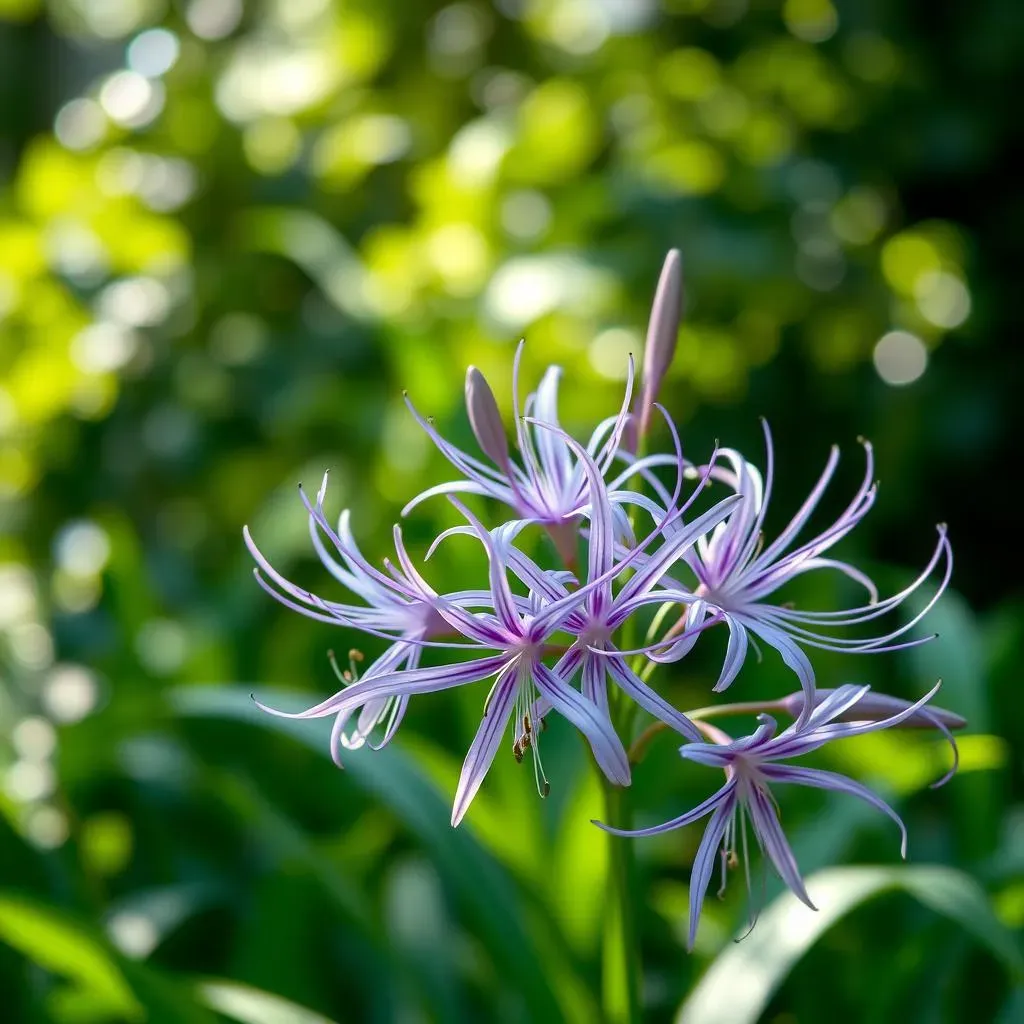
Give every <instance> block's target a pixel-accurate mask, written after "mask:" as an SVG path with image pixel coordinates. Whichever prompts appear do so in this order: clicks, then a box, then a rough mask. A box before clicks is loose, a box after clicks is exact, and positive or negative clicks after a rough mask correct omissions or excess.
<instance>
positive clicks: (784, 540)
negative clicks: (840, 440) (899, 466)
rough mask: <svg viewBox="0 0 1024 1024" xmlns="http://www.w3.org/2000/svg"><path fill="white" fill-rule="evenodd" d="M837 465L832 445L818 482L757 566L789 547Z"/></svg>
mask: <svg viewBox="0 0 1024 1024" xmlns="http://www.w3.org/2000/svg"><path fill="white" fill-rule="evenodd" d="M838 463H839V447H838V446H837V445H833V446H832V448H831V450H830V451H829V455H828V461H827V462H826V463H825V468H824V469H823V470H822V473H821V476H820V477H819V478H818V482H817V483H816V484H815V485H814V487H813V488H812V489H811V493H810V494H809V495H808V496H807V498H806V499H805V500H804V503H803V504H802V505H801V506H800V508H799V509H798V510H797V513H796V515H795V516H793V518H792V519H791V520H790V522H789V525H788V526H787V527H786V528H785V529H784V530H783V531H782V532H781V533H780V534H779V535H778V537H776V538H775V540H774V541H772V543H771V544H769V545H768V546H767V547H766V548H765V549H764V551H762V552H761V554H760V555H759V556H758V558H757V563H758V564H764V565H768V564H770V563H772V562H774V561H775V559H776V558H777V557H778V556H779V555H780V554H782V552H783V551H785V550H786V548H787V547H788V546H789V544H790V543H791V542H792V541H793V539H794V538H795V537H796V535H797V534H798V533H799V532H800V531H801V530H802V529H803V527H804V524H805V523H806V522H807V520H808V519H809V518H810V515H811V513H812V512H813V511H814V510H815V509H816V508H817V507H818V503H819V502H820V501H821V496H822V495H823V494H824V493H825V489H826V488H827V487H828V485H829V481H830V480H831V479H832V477H833V476H834V475H835V471H836V466H837V465H838Z"/></svg>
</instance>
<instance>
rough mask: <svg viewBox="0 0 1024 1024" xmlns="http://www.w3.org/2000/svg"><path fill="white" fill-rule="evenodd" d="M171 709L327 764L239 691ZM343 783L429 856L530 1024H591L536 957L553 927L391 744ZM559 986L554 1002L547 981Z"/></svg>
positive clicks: (322, 746)
mask: <svg viewBox="0 0 1024 1024" xmlns="http://www.w3.org/2000/svg"><path fill="white" fill-rule="evenodd" d="M258 696H259V698H260V700H261V702H263V703H265V704H268V705H270V706H271V707H278V708H282V709H288V708H289V707H294V706H296V695H295V694H285V693H280V692H271V691H267V690H261V691H260V692H259V694H258ZM170 701H171V704H172V707H174V708H175V709H176V710H177V711H178V713H179V714H182V715H186V716H212V717H221V718H232V719H236V720H241V721H245V722H248V723H250V724H252V725H254V726H257V727H259V728H263V729H272V730H274V731H277V732H282V733H285V734H287V735H290V736H293V737H294V738H295V739H297V740H298V741H299V742H301V743H302V744H303V745H305V746H307V747H309V748H310V749H311V750H313V751H314V752H316V753H317V754H319V755H321V756H323V757H327V756H328V741H327V735H326V732H325V730H324V728H323V726H325V725H326V724H327V723H326V722H324V721H302V720H295V719H287V718H279V717H276V716H274V715H268V714H265V713H263V712H261V711H260V710H259V709H258V708H256V706H255V705H254V704H253V701H252V695H251V692H250V691H249V690H247V689H244V688H242V687H239V686H223V687H208V686H204V687H185V688H181V689H177V690H174V691H172V692H171V694H170ZM345 777H346V778H348V779H351V780H352V781H353V782H355V783H356V785H358V786H360V787H362V788H363V789H365V790H367V791H369V792H371V793H373V794H374V795H375V796H376V797H377V798H378V799H379V800H381V801H382V802H383V803H384V804H386V805H387V806H388V807H389V808H390V810H391V812H392V813H393V814H394V815H395V816H396V817H397V818H398V819H399V820H400V821H401V822H402V823H403V824H404V825H405V826H406V828H408V829H409V830H410V831H411V832H412V833H413V834H414V835H416V836H417V837H418V838H419V840H420V842H421V843H422V844H423V847H424V849H426V850H427V851H428V853H429V854H430V856H431V859H432V861H433V863H434V864H435V865H436V866H437V869H438V871H439V872H440V873H441V875H442V877H443V878H444V880H445V882H446V883H447V885H448V886H449V887H450V888H451V890H452V891H453V892H454V893H456V894H457V895H458V897H459V899H460V901H461V903H462V905H463V907H464V908H465V913H466V916H467V919H468V925H469V927H470V929H471V930H472V931H473V932H474V933H476V934H477V935H479V937H480V938H481V940H482V941H483V942H484V944H485V945H486V946H487V948H488V950H489V951H490V953H491V955H492V957H493V958H494V961H495V963H496V964H498V965H500V967H501V969H502V971H503V972H504V973H505V975H506V977H507V979H508V982H509V984H510V986H512V987H513V988H514V989H515V990H516V991H517V992H518V993H519V994H520V995H521V998H522V999H523V1000H524V1001H525V1002H526V1004H527V1007H528V1008H529V1016H530V1018H531V1019H535V1020H570V1019H572V1020H575V1019H580V1020H583V1019H586V1020H591V1019H592V1017H587V1016H581V1014H580V1013H578V1012H577V1013H572V1012H571V1011H570V1009H569V1006H570V1004H571V1005H578V1001H577V1000H576V999H575V993H576V992H577V991H578V989H579V985H578V984H577V979H576V978H574V977H572V975H573V973H574V968H573V965H572V964H571V963H569V962H568V961H567V960H565V959H562V960H559V961H555V960H552V959H551V958H549V957H547V956H545V957H544V958H542V957H541V956H540V955H539V954H538V950H537V947H538V936H536V935H534V929H535V928H536V929H538V930H541V929H550V928H552V927H553V926H554V925H553V922H550V921H548V920H545V921H543V922H535V921H533V920H531V918H530V917H529V916H528V915H527V914H526V913H525V912H524V899H523V894H522V893H520V892H519V891H518V890H517V888H516V886H515V884H514V882H513V880H512V879H511V878H510V877H509V875H508V874H507V873H506V872H505V871H504V869H503V868H502V867H501V865H500V864H499V863H498V862H497V861H495V859H494V858H493V857H491V856H489V855H488V853H487V852H486V850H485V849H484V848H483V847H482V846H481V845H480V844H479V843H478V842H477V840H476V839H475V838H474V836H473V834H472V833H471V831H470V830H468V829H466V828H459V829H453V828H452V827H451V825H450V824H449V821H450V817H451V809H450V803H449V799H448V797H447V795H446V796H444V797H442V796H441V794H440V793H438V791H437V789H436V788H435V787H434V786H433V785H432V784H431V783H430V782H429V781H428V780H427V779H426V778H425V776H424V773H423V772H421V771H419V770H418V768H417V766H416V765H415V763H414V762H412V761H411V760H410V759H409V758H408V757H407V756H406V755H405V754H404V753H403V752H402V751H401V750H399V749H397V748H396V747H395V745H394V744H392V745H390V746H388V747H387V748H385V749H384V750H381V751H372V750H365V749H364V750H359V751H353V752H352V753H351V754H350V755H349V756H347V757H346V760H345ZM554 979H558V981H559V985H558V988H559V997H560V999H561V1003H560V1002H559V1001H558V1000H556V998H555V996H554V994H553V993H552V991H551V989H550V988H549V981H551V980H554Z"/></svg>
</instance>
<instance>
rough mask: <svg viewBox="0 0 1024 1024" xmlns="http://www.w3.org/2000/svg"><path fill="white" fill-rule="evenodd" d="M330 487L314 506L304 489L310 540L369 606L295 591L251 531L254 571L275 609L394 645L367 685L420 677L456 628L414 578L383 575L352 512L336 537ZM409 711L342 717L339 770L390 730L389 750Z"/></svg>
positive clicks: (482, 596)
mask: <svg viewBox="0 0 1024 1024" xmlns="http://www.w3.org/2000/svg"><path fill="white" fill-rule="evenodd" d="M327 479H328V476H327V474H326V473H325V474H324V477H323V481H322V483H321V485H320V489H319V491H318V492H317V495H316V500H315V502H314V503H311V502H310V501H309V499H308V497H307V496H306V494H305V492H304V491H303V490H302V488H301V487H300V488H299V493H300V495H301V497H302V501H303V503H304V504H305V506H306V510H307V512H308V514H309V532H310V537H311V539H312V542H313V547H314V549H315V550H316V553H317V555H318V557H319V559H320V562H321V563H322V564H323V566H324V568H326V569H327V571H328V572H329V573H330V575H331V576H332V577H334V579H335V580H336V581H337V582H338V583H340V584H341V585H342V586H343V587H345V588H346V589H347V590H349V591H350V592H351V593H353V594H354V595H355V596H356V597H358V598H360V599H361V600H362V601H363V602H364V604H362V605H356V604H343V603H340V602H337V601H328V600H325V599H323V598H321V597H319V596H317V595H316V594H313V593H311V592H310V591H308V590H305V589H304V588H302V587H300V586H298V585H297V584H295V583H292V582H291V581H290V580H288V579H286V578H285V577H284V576H283V575H282V574H281V573H279V572H278V571H277V570H276V569H275V568H274V567H273V566H272V565H271V564H270V562H269V561H268V560H267V558H266V556H265V555H264V554H263V552H262V551H261V550H260V549H259V547H257V545H256V542H255V541H254V540H253V538H252V534H251V533H250V532H249V527H248V526H246V527H244V528H243V530H242V536H243V537H244V539H245V544H246V546H247V547H248V549H249V551H250V553H251V554H252V556H253V558H254V559H255V561H256V564H257V568H256V569H254V570H253V572H254V575H255V577H256V580H257V582H258V583H259V584H260V586H261V587H263V589H264V590H266V591H267V593H269V594H270V596H271V597H273V598H274V599H275V600H276V601H279V602H280V603H281V604H283V605H285V607H287V608H291V609H292V610H293V611H297V612H299V613H300V614H302V615H305V616H307V617H308V618H311V619H315V620H317V621H318V622H327V623H330V624H331V625H335V626H348V627H350V628H355V629H360V630H362V631H364V632H367V633H371V634H372V635H374V636H378V637H382V638H384V639H386V640H389V641H390V642H391V643H390V646H389V647H388V648H387V650H386V651H385V652H384V653H383V654H382V655H381V656H380V657H379V658H377V660H376V661H374V662H373V663H372V664H371V665H369V666H368V667H367V669H366V671H365V672H363V673H362V676H363V678H364V679H368V678H373V677H376V676H379V675H382V674H385V673H391V672H395V671H397V670H399V669H415V668H417V667H418V666H419V662H420V656H421V652H422V650H423V647H424V646H430V645H431V644H432V642H433V641H434V640H435V639H436V638H438V637H442V636H445V635H447V634H449V633H450V632H451V627H450V625H449V624H448V622H447V621H446V620H445V619H444V618H443V617H442V616H441V615H440V614H439V613H438V611H437V602H436V601H435V596H436V595H434V594H433V593H432V592H427V591H425V590H423V588H421V587H420V586H419V585H418V583H417V581H416V580H415V579H413V578H411V577H409V576H403V575H402V574H401V573H395V574H393V575H390V576H389V575H387V574H386V573H383V572H381V571H380V570H379V569H376V568H375V567H374V566H372V565H371V564H370V563H369V562H368V561H367V560H366V559H365V558H364V557H363V554H362V552H361V551H360V550H359V547H358V545H357V544H356V542H355V539H354V537H353V536H352V531H351V527H350V524H349V512H348V510H347V509H346V510H345V511H343V512H342V513H341V516H340V519H339V521H338V528H337V531H335V530H334V529H332V527H331V526H330V524H329V523H328V521H327V518H326V516H325V515H324V510H323V503H324V496H325V494H326V492H327ZM325 537H326V538H327V543H325V541H324V538H325ZM328 544H329V545H330V548H329V547H328ZM331 548H333V552H334V553H333V554H332V552H331ZM489 597H490V594H489V592H487V591H472V590H466V591H461V592H460V593H457V594H450V595H448V597H447V601H448V602H449V603H450V604H452V605H454V606H460V607H463V608H471V607H486V606H487V605H488V601H489ZM342 681H343V682H347V680H344V679H342ZM407 704H408V697H405V696H395V697H382V698H380V699H376V700H370V701H368V702H367V703H366V704H364V705H363V706H362V708H361V710H360V709H359V708H358V707H356V708H352V709H350V710H349V711H346V712H345V713H343V714H339V715H338V716H337V717H336V720H335V725H334V731H333V733H332V737H331V756H332V757H333V758H334V760H335V762H338V760H339V756H340V754H339V749H338V748H339V746H341V747H346V748H349V749H356V748H358V747H361V746H362V745H363V744H364V743H366V742H367V741H368V740H369V738H370V736H371V734H372V733H373V732H374V730H375V729H376V728H377V726H379V725H383V726H384V730H383V737H382V739H381V740H380V741H378V742H372V743H371V746H373V747H375V748H376V749H379V748H380V747H382V746H384V745H385V744H387V743H388V742H389V741H390V740H391V738H392V737H393V736H394V734H395V732H396V730H397V729H398V726H399V725H400V724H401V721H402V718H403V717H404V715H405V710H406V706H407ZM357 710H359V711H360V714H359V717H358V719H357V721H356V725H355V728H354V729H352V730H351V731H347V732H346V731H345V727H346V725H347V724H348V722H349V721H350V720H351V717H352V715H353V713H354V712H355V711H357Z"/></svg>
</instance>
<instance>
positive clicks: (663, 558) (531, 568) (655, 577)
mask: <svg viewBox="0 0 1024 1024" xmlns="http://www.w3.org/2000/svg"><path fill="white" fill-rule="evenodd" d="M658 408H659V411H660V412H661V413H662V415H663V416H664V417H665V419H666V421H667V422H668V425H669V429H670V431H671V433H672V437H673V440H674V442H675V445H676V450H677V453H678V459H677V461H676V465H677V466H679V467H682V453H681V450H680V445H679V436H678V433H677V432H676V429H675V426H674V424H673V423H672V421H671V419H670V417H669V416H668V414H667V413H666V412H665V410H664V409H662V408H661V407H660V406H659V407H658ZM527 422H528V423H533V424H534V425H535V426H537V427H538V429H544V430H548V431H552V432H557V433H558V434H560V435H561V440H562V442H563V443H564V444H565V445H566V446H567V447H568V448H569V450H570V451H571V452H572V453H573V455H574V456H575V458H576V459H577V460H578V462H579V464H580V466H582V468H583V472H584V475H585V476H586V479H587V485H588V488H589V492H590V494H591V496H592V500H591V503H590V505H589V507H588V511H587V515H588V517H589V519H590V528H589V530H588V533H587V539H588V547H587V551H588V560H587V569H588V574H587V580H588V583H591V582H593V583H594V584H595V585H594V587H593V589H590V590H589V593H587V594H586V596H585V599H584V600H583V601H582V602H581V603H580V604H579V605H578V606H577V607H576V608H573V609H572V610H570V611H569V612H568V613H567V614H566V616H565V618H564V619H563V621H562V623H561V626H560V629H561V631H562V632H564V633H568V634H569V635H570V636H571V637H572V638H573V639H572V643H571V645H570V646H569V648H568V649H567V650H566V651H565V653H564V654H563V656H562V657H561V658H560V659H559V661H558V663H557V664H556V665H555V667H554V672H555V674H556V675H557V676H559V677H560V678H562V679H564V680H569V679H572V678H574V677H575V676H576V674H577V673H580V674H581V677H582V692H583V695H584V696H585V697H586V698H587V699H588V700H590V701H592V702H593V703H594V704H595V705H596V706H597V707H598V708H599V709H600V710H601V713H602V714H603V715H604V716H605V717H608V716H609V709H608V688H607V680H608V678H609V677H610V678H611V680H612V682H614V683H615V684H616V685H617V686H618V687H619V688H620V689H621V690H622V691H623V692H624V693H626V694H627V695H628V696H629V697H630V698H631V699H632V700H633V701H635V702H636V703H637V704H639V705H640V706H641V707H642V708H644V709H645V710H646V711H648V712H650V714H652V715H653V716H654V717H655V718H657V719H659V720H660V721H662V722H664V723H665V724H666V725H668V726H669V727H670V728H672V729H675V730H676V731H678V732H680V733H682V734H683V735H685V736H688V737H690V738H691V739H695V740H699V739H700V733H699V732H698V730H697V728H696V726H695V725H694V724H693V723H692V722H691V721H690V720H689V719H688V718H687V717H686V716H685V715H684V714H682V713H681V712H680V711H678V710H676V709H675V708H674V707H672V705H671V704H669V703H668V702H667V701H666V700H665V699H664V698H663V697H661V696H660V695H659V694H658V693H657V692H656V691H654V690H653V689H652V688H651V687H650V686H648V684H647V683H646V682H644V681H643V680H642V679H640V677H639V676H638V675H637V674H636V673H635V672H633V670H632V669H631V668H630V667H629V665H628V663H627V661H626V657H627V655H628V654H635V653H639V652H636V651H632V652H623V651H619V650H618V649H617V648H616V646H615V644H614V642H613V640H612V637H613V635H614V634H615V632H616V631H617V630H618V629H619V627H620V626H622V624H623V623H624V622H625V621H626V620H627V619H628V618H629V616H630V615H632V614H633V613H634V612H636V611H637V610H639V609H640V608H642V607H643V606H644V605H647V604H655V603H657V604H664V603H665V597H664V596H663V595H662V594H661V593H660V592H658V591H656V590H655V589H654V588H655V587H656V585H657V584H658V582H659V580H660V579H661V576H662V575H663V574H664V573H665V572H666V571H667V569H668V567H669V566H671V565H672V564H673V563H674V562H675V561H677V560H678V559H679V557H680V556H681V555H682V554H683V553H684V552H685V551H686V549H687V548H688V547H689V546H690V545H692V544H693V543H694V542H695V541H696V539H697V538H698V537H699V536H701V535H702V534H704V533H707V532H708V531H709V530H711V529H713V528H714V527H715V526H716V525H717V524H718V523H720V522H721V521H722V520H723V519H724V518H725V517H726V516H727V515H728V514H729V511H730V509H731V508H732V507H733V506H734V505H735V503H736V502H738V501H739V500H740V499H739V497H738V496H736V495H732V496H730V497H728V498H725V499H724V500H723V501H721V502H719V504H718V505H716V506H715V507H714V508H712V509H710V510H709V511H708V512H705V513H704V514H703V515H702V516H700V517H698V518H697V519H695V520H694V521H693V522H692V523H688V524H687V526H686V527H685V528H684V529H681V530H678V531H677V532H676V533H675V534H674V535H673V537H672V539H671V541H669V542H666V543H665V544H664V545H662V547H661V548H659V549H658V550H657V551H655V552H653V553H651V554H650V555H648V556H647V557H646V558H645V560H644V563H643V565H642V567H641V568H639V569H637V571H636V572H635V573H634V574H633V575H632V576H631V577H630V578H629V580H627V581H626V583H625V585H624V586H623V587H622V588H621V589H619V590H618V592H617V593H616V592H615V590H614V588H613V580H614V578H615V577H616V576H617V575H618V574H619V572H621V570H622V569H623V568H625V566H626V565H627V564H628V562H627V561H626V560H623V561H620V563H619V564H618V565H616V563H615V560H614V552H615V538H616V534H615V528H614V520H613V513H612V505H611V501H610V497H609V495H608V493H607V492H606V490H605V488H604V487H603V486H602V481H601V477H600V469H599V467H598V466H597V464H596V463H595V462H594V460H593V459H592V458H591V457H590V455H589V454H588V452H587V451H586V450H585V449H584V448H583V446H582V445H580V444H579V443H578V442H576V441H574V440H573V439H572V438H571V437H569V436H568V435H567V434H565V433H564V431H562V430H560V428H557V427H554V426H552V425H550V424H541V423H539V422H535V421H533V420H529V419H528V421H527ZM706 479H707V475H706V474H705V478H704V479H703V480H701V481H700V484H699V485H698V486H697V487H696V488H695V489H694V491H693V494H692V495H691V497H690V498H689V500H688V501H687V502H686V503H685V504H684V505H683V506H682V507H681V508H679V509H675V498H676V497H678V491H679V489H680V488H681V485H682V473H681V472H680V474H679V476H678V480H677V486H676V493H675V494H673V496H672V499H673V500H672V502H671V505H672V508H673V509H675V511H673V513H671V515H672V517H679V516H682V515H683V514H684V513H685V512H686V511H687V510H688V508H689V507H690V505H691V504H692V503H693V501H694V499H695V498H696V496H697V495H698V493H699V492H700V490H701V487H702V486H703V484H704V483H705V482H706ZM524 526H525V523H523V522H522V521H518V522H513V523H507V524H505V525H503V526H501V527H498V529H496V530H494V531H493V533H492V538H493V542H494V544H495V547H496V548H497V549H498V550H499V551H500V553H501V557H502V559H503V560H504V561H505V562H506V563H507V565H508V567H509V569H511V571H512V572H513V573H514V575H515V576H516V577H517V578H518V579H519V580H520V581H521V582H522V583H524V584H525V585H526V586H527V587H528V588H529V590H530V595H531V598H532V599H533V600H535V601H537V602H538V607H544V606H545V605H547V604H553V603H556V602H559V601H565V600H566V599H568V598H569V597H570V596H571V595H572V593H573V591H571V590H570V589H569V586H568V584H571V583H575V577H574V576H573V574H572V573H552V572H549V571H547V570H544V569H542V568H540V566H538V565H537V564H536V563H535V562H534V561H533V560H532V559H530V558H529V557H528V556H527V555H525V554H523V553H522V552H521V551H519V550H518V548H516V547H515V546H514V541H515V538H516V536H517V535H518V534H519V533H520V532H521V530H522V529H523V527H524ZM663 529H664V524H661V525H660V526H658V527H656V528H655V529H654V531H653V532H652V533H651V535H650V536H649V537H647V538H645V539H644V540H643V541H641V542H640V544H639V545H638V548H637V549H634V552H633V553H632V554H631V555H627V556H626V559H627V560H628V559H636V558H637V556H638V555H639V554H640V551H642V550H643V549H644V548H645V547H646V546H647V544H648V543H650V541H652V540H653V539H655V538H656V537H657V536H658V535H659V534H660V533H661V532H662V530H663ZM474 532H475V531H474V530H473V528H472V527H469V526H455V527H452V528H450V529H448V530H445V531H444V532H443V533H442V534H441V535H440V536H439V537H438V538H437V539H436V540H435V541H434V543H433V544H432V545H431V547H430V550H429V551H428V557H429V556H430V555H431V554H432V553H433V551H434V550H435V548H436V547H437V545H438V544H440V543H441V542H442V541H443V540H445V539H446V538H447V537H450V536H453V535H456V534H467V533H474ZM709 621H710V620H709ZM548 710H549V706H548V705H547V702H546V701H544V700H541V701H540V702H539V704H538V705H537V706H535V707H534V710H533V713H532V717H533V718H534V719H535V720H536V719H537V718H538V717H539V718H543V716H544V715H545V714H546V713H547V711H548Z"/></svg>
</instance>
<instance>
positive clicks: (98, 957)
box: [0, 894, 146, 1021]
mask: <svg viewBox="0 0 1024 1024" xmlns="http://www.w3.org/2000/svg"><path fill="white" fill-rule="evenodd" d="M0 939H3V941H4V942H6V943H7V944H8V945H9V946H12V947H13V948H14V949H16V950H18V951H19V952H20V953H22V954H24V955H25V956H27V957H28V958H29V959H30V960H32V961H33V962H34V963H37V964H38V965H39V966H40V967H43V968H45V969H46V970H48V971H52V972H53V973H54V974H58V975H61V976H62V977H65V978H69V979H71V980H72V981H73V982H75V983H76V984H77V986H78V987H79V988H80V989H83V990H85V991H86V992H88V993H89V994H90V996H92V997H94V998H95V1001H96V1002H97V1003H99V1004H102V1005H105V1006H107V1007H109V1010H110V1012H111V1013H116V1014H118V1015H120V1016H122V1017H123V1018H124V1019H125V1020H133V1021H134V1020H144V1019H145V1016H146V1015H145V1012H144V1010H143V1007H142V1005H141V1003H140V1002H139V1001H138V999H137V998H136V997H135V994H134V993H133V992H132V990H131V988H130V987H129V985H128V983H127V981H126V980H125V977H124V974H123V973H122V971H121V969H120V967H119V966H118V963H117V958H116V955H115V954H114V953H113V951H110V950H108V949H107V948H105V944H104V942H103V941H102V940H101V939H99V938H98V937H96V936H94V935H92V934H90V932H89V931H88V930H87V929H86V928H85V927H84V926H83V925H80V924H78V923H77V922H75V921H74V920H73V919H71V918H70V917H68V916H67V915H66V914H64V913H62V912H60V911H58V910H55V909H54V908H52V907H44V906H40V905H39V904H36V903H31V902H29V901H28V900H25V899H23V898H22V897H20V896H12V895H7V894H4V895H0Z"/></svg>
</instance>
